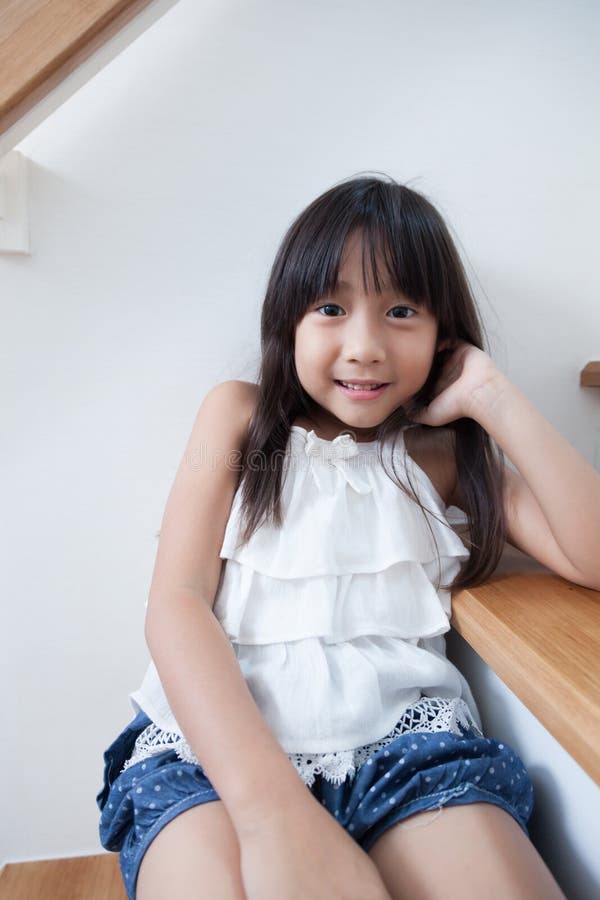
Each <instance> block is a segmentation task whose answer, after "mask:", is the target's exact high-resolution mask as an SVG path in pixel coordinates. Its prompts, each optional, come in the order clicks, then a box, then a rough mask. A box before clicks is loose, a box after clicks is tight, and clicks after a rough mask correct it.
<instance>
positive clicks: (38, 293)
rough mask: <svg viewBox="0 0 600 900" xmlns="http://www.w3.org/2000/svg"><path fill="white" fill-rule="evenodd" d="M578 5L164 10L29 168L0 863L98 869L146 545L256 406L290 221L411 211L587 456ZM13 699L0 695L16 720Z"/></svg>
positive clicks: (17, 346)
mask: <svg viewBox="0 0 600 900" xmlns="http://www.w3.org/2000/svg"><path fill="white" fill-rule="evenodd" d="M599 26H600V13H599V12H598V8H597V7H596V6H595V5H594V4H592V3H591V2H590V3H578V4H573V3H570V2H567V0H565V2H560V3H556V2H555V3H548V4H541V3H538V2H533V0H526V2H522V0H521V2H518V3H517V2H514V0H510V2H505V3H503V4H501V5H499V4H496V3H492V2H489V3H479V4H474V3H471V2H467V0H462V2H454V3H451V4H448V3H444V2H441V0H437V2H434V0H429V2H422V3H420V4H414V3H406V2H398V0H353V2H333V0H332V2H319V3H317V2H299V0H298V2H290V0H287V2H281V0H262V2H260V0H254V2H252V0H219V2H217V0H211V2H210V3H209V2H204V3H202V4H198V3H196V2H193V0H181V2H179V3H178V4H177V5H175V6H174V7H173V8H172V9H171V10H169V11H168V12H167V13H166V14H165V15H164V17H163V18H161V19H160V20H159V21H157V22H156V23H155V24H154V25H152V27H151V28H150V29H149V30H148V31H146V32H145V33H144V34H142V35H141V36H140V37H139V38H138V39H137V40H136V41H135V42H134V43H133V44H132V45H131V46H130V47H128V48H127V49H125V50H124V52H123V53H122V54H121V55H120V56H119V57H117V58H116V59H114V60H113V61H112V62H111V63H110V64H109V65H108V66H107V67H106V68H104V69H103V70H102V71H100V72H99V73H98V74H97V75H96V76H95V77H94V78H93V80H91V81H90V82H89V83H87V84H86V85H85V86H84V87H82V88H81V89H80V90H79V91H78V92H77V93H76V94H75V95H74V96H72V97H70V98H69V99H68V100H67V101H66V102H65V104H64V105H63V106H62V107H61V108H59V109H58V110H56V111H55V112H54V113H53V114H52V115H51V116H50V117H49V118H48V119H47V120H46V121H44V122H43V123H42V124H41V125H39V126H38V127H37V128H36V129H35V130H34V131H33V132H32V133H31V134H30V135H29V136H28V137H27V138H26V139H24V140H23V141H22V143H21V144H20V145H19V146H18V147H17V149H18V150H20V151H21V152H22V153H24V154H25V155H26V156H27V157H28V158H29V160H30V188H31V199H30V216H31V245H32V253H31V256H28V257H16V256H15V257H10V256H6V257H0V279H1V282H0V283H1V285H2V291H1V298H0V299H1V303H2V323H3V328H2V336H1V341H2V359H1V362H0V366H1V368H0V384H1V385H2V392H3V396H2V432H3V433H2V442H1V444H2V451H1V452H2V462H3V463H4V464H3V465H2V467H1V471H2V474H3V476H4V477H3V484H2V497H3V506H4V515H3V516H2V529H3V535H2V547H3V548H4V550H5V553H4V557H5V558H4V561H3V564H2V566H1V567H0V578H1V579H2V596H3V599H4V606H3V626H2V636H3V647H2V659H3V661H4V670H3V680H4V683H5V685H8V686H10V687H9V688H8V689H7V688H6V687H5V691H4V696H5V698H6V699H5V702H6V701H7V702H8V716H6V717H5V730H4V736H3V740H2V742H1V745H2V754H3V757H4V759H5V762H4V764H3V765H2V766H1V767H0V768H1V770H2V775H1V777H2V778H3V784H2V785H1V787H0V790H1V793H2V798H3V810H4V815H3V816H2V824H1V825H0V828H2V830H3V833H2V835H1V847H2V858H3V859H26V858H41V857H50V856H54V855H58V856H62V855H75V854H80V853H82V854H83V853H88V852H89V853H93V852H97V851H98V850H99V849H100V848H99V843H98V839H97V821H98V811H97V808H96V805H95V794H96V792H97V791H98V790H99V788H100V781H101V775H102V759H101V757H102V751H103V749H104V747H105V746H106V745H107V744H108V743H109V742H110V741H111V740H112V738H113V737H114V736H115V735H116V733H117V731H118V730H120V729H121V728H122V727H124V725H125V724H126V722H127V721H128V720H129V718H130V717H131V710H130V707H129V705H128V701H127V693H128V692H129V691H131V690H133V689H135V688H136V687H137V686H138V684H139V682H140V679H141V677H142V674H143V671H144V668H145V665H146V662H147V658H148V657H147V651H146V648H145V644H144V639H143V619H144V602H145V599H146V596H147V590H148V587H149V583H150V577H151V573H152V566H153V563H154V555H155V551H156V538H155V535H156V532H157V530H158V529H159V527H160V522H161V517H162V511H163V508H164V503H165V501H166V497H167V494H168V491H169V488H170V485H171V482H172V479H173V476H174V474H175V470H176V468H177V465H178V463H179V459H180V456H181V453H182V451H183V448H184V446H185V442H186V439H187V436H188V434H189V430H190V428H191V425H192V422H193V419H194V416H195V413H196V411H197V409H198V406H199V404H200V402H201V400H202V397H203V396H204V394H205V393H206V391H207V390H208V389H209V388H210V387H211V386H212V385H213V384H214V383H215V382H216V381H221V380H224V379H228V378H246V379H249V380H252V379H253V378H254V377H255V374H256V366H257V362H258V327H259V311H260V306H261V301H262V296H263V292H264V288H265V284H266V278H267V274H268V271H269V267H270V264H271V262H272V258H273V255H274V253H275V250H276V248H277V245H278V242H279V240H280V239H281V237H282V235H283V232H284V230H285V229H286V228H287V226H288V225H289V223H290V221H291V219H292V218H293V217H294V216H295V215H296V214H297V213H298V212H299V211H300V210H301V209H302V208H303V207H304V206H305V205H306V204H307V203H308V202H309V201H311V200H312V199H313V198H314V197H316V196H317V194H318V193H320V192H321V191H323V190H325V189H326V188H327V187H329V186H331V185H332V184H333V183H334V182H337V181H339V180H340V179H342V178H345V177H347V176H349V175H353V174H357V173H359V172H362V171H365V170H378V171H383V172H386V173H388V174H390V175H392V176H393V177H395V178H397V179H399V180H405V181H409V182H410V184H411V185H412V186H414V187H416V188H417V189H419V190H422V191H424V192H425V193H427V194H428V195H429V196H430V197H431V198H432V199H433V200H434V201H435V202H436V203H437V204H438V206H439V207H440V209H441V210H442V211H443V212H444V213H445V214H446V215H447V217H448V219H449V221H450V223H451V224H452V225H453V226H454V228H455V229H456V231H457V233H458V236H459V238H460V242H461V245H462V246H463V247H464V248H465V251H466V253H467V255H468V262H469V266H470V270H471V272H472V273H473V274H474V276H476V278H477V291H478V295H479V296H480V297H481V298H482V304H483V311H484V315H485V318H486V321H487V323H488V326H489V330H490V334H491V338H492V341H493V346H494V349H495V352H496V354H497V358H498V360H499V361H500V363H501V365H502V366H503V367H504V368H505V370H506V371H507V372H508V374H509V375H510V376H511V377H512V378H513V379H514V380H515V381H516V382H517V383H518V384H519V385H520V386H521V387H522V388H523V389H524V390H525V391H526V392H527V394H528V395H529V396H530V398H531V399H532V400H533V401H534V402H535V403H536V404H537V405H538V406H539V408H540V409H541V410H542V412H543V413H544V414H545V415H546V416H547V417H548V418H549V419H550V420H551V421H552V422H553V423H554V424H555V425H557V426H558V427H559V428H560V429H561V430H562V431H563V432H564V434H565V435H566V436H567V437H568V438H569V439H570V440H571V441H572V443H573V444H574V445H575V446H576V447H577V448H578V449H579V450H580V451H581V452H582V453H583V454H584V455H585V456H586V457H587V458H588V459H590V460H591V459H592V458H593V454H594V442H595V441H596V440H597V439H600V421H599V419H600V417H599V411H600V391H598V390H597V389H596V390H594V389H587V390H583V389H581V388H580V387H579V386H578V380H579V371H580V369H581V367H582V366H583V365H584V364H585V363H586V362H587V361H588V360H590V359H598V358H599V353H600V305H599V304H598V299H597V272H596V265H595V263H594V262H593V260H594V258H595V257H596V252H595V251H596V246H595V243H596V234H597V209H598V204H599V200H600V196H599V195H600V183H599V179H598V166H597V148H598V138H599V129H600V126H599V124H598V116H597V110H598V101H599V99H600V98H599V94H600V89H599V81H598V77H597V76H598V63H597V45H598V31H599ZM13 686H14V692H13Z"/></svg>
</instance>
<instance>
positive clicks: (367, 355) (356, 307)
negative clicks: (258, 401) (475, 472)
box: [294, 231, 438, 440]
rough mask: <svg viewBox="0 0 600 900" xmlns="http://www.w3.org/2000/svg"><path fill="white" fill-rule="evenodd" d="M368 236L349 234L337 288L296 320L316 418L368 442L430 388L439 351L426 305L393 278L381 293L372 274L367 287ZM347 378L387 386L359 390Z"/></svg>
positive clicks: (301, 367)
mask: <svg viewBox="0 0 600 900" xmlns="http://www.w3.org/2000/svg"><path fill="white" fill-rule="evenodd" d="M361 241H362V237H361V233H360V232H359V231H355V232H353V233H352V234H351V235H350V236H349V237H348V240H347V242H346V245H345V247H344V253H343V255H342V260H341V265H340V270H339V275H338V284H337V287H336V290H335V292H334V293H333V294H331V295H328V296H326V297H323V298H321V299H320V300H318V301H316V302H315V303H313V304H312V305H311V306H310V307H309V308H308V309H307V311H306V313H305V314H304V316H303V317H302V319H300V321H299V322H298V324H297V326H296V335H295V348H294V353H295V362H296V371H297V372H298V377H299V379H300V383H301V384H302V387H303V388H304V390H305V391H306V393H307V394H308V395H309V396H310V397H311V398H312V399H313V401H315V403H317V404H318V406H319V407H320V413H319V421H318V422H316V423H315V424H317V425H318V426H319V427H320V429H321V430H323V431H326V432H327V439H333V438H335V437H337V435H338V434H339V433H340V431H343V430H351V431H352V432H353V434H354V436H355V437H356V438H357V439H358V440H360V439H361V438H362V439H363V440H368V439H369V438H370V436H371V432H372V431H373V429H375V428H376V427H377V426H378V425H379V424H381V422H383V421H384V419H386V418H387V417H388V416H389V415H390V413H392V412H393V411H394V410H395V409H397V407H399V406H404V405H405V404H406V403H407V402H408V401H409V400H411V399H412V398H413V397H414V395H415V394H416V393H418V391H419V390H420V389H421V388H422V387H423V385H424V384H425V382H426V380H427V377H428V375H429V372H430V369H431V365H432V362H433V359H434V356H435V353H436V350H437V349H438V347H437V332H438V327H437V321H436V319H435V318H434V316H433V315H432V313H430V312H429V311H428V310H427V309H425V307H423V306H419V305H418V304H417V303H415V302H414V301H412V300H409V299H408V298H407V297H404V296H402V295H398V294H397V292H395V291H394V290H393V288H392V287H391V285H389V283H388V282H387V280H386V282H385V284H384V285H383V290H382V293H381V294H380V295H378V294H376V293H375V289H374V286H373V284H372V281H371V273H370V272H369V273H368V274H369V283H368V285H367V287H368V292H367V293H365V290H364V286H363V276H362V247H361ZM379 271H380V272H385V267H384V266H381V267H380V269H379ZM386 279H387V275H386ZM341 381H345V382H349V381H350V382H356V381H361V382H363V383H366V384H367V385H371V384H381V383H383V384H384V385H385V387H383V388H382V389H380V390H375V391H373V392H372V393H368V394H365V392H364V391H361V392H360V393H355V392H353V391H352V389H345V388H344V387H343V386H341V384H340V382H341ZM321 436H322V437H324V436H325V435H321Z"/></svg>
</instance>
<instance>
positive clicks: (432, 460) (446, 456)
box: [404, 425, 457, 506]
mask: <svg viewBox="0 0 600 900" xmlns="http://www.w3.org/2000/svg"><path fill="white" fill-rule="evenodd" d="M454 437H455V436H454V431H453V430H452V429H451V428H444V427H438V428H427V427H425V426H422V425H417V426H416V427H414V428H407V429H406V431H405V432H404V443H405V446H406V451H407V453H408V455H409V456H410V457H411V459H413V460H414V462H415V463H416V464H417V465H418V466H419V468H421V469H423V471H424V472H425V474H426V475H427V476H428V477H429V479H430V480H431V481H432V483H433V486H434V487H435V489H436V490H437V492H438V494H439V495H440V497H441V498H442V500H443V501H444V503H445V504H446V506H451V505H452V499H453V496H454V494H455V491H456V483H457V475H456V457H455V453H454V448H455V444H454Z"/></svg>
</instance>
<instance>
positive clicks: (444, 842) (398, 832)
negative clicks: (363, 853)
mask: <svg viewBox="0 0 600 900" xmlns="http://www.w3.org/2000/svg"><path fill="white" fill-rule="evenodd" d="M403 825H405V826H408V827H406V828H403V827H402V826H403ZM415 826H416V827H415ZM368 853H369V856H370V857H371V859H372V860H373V862H374V863H375V865H376V866H377V868H378V869H379V872H380V873H381V876H382V878H383V880H384V882H385V884H386V887H387V889H388V891H389V892H390V894H391V895H392V898H393V900H405V898H406V900H476V898H477V900H479V898H480V897H486V898H488V900H507V898H510V900H565V896H564V894H563V893H562V891H561V890H560V888H559V887H558V885H557V883H556V881H555V880H554V877H553V875H552V873H551V872H550V870H549V869H548V867H547V866H546V864H545V862H544V861H543V859H542V858H541V856H540V855H539V853H538V851H537V850H536V848H535V847H534V845H533V844H532V843H531V841H530V840H528V838H527V836H526V835H525V833H524V832H523V831H522V829H521V828H520V827H519V825H518V823H517V822H516V821H515V819H513V817H512V816H511V815H509V813H507V812H506V811H505V810H504V809H502V808H501V807H499V806H496V805H495V804H493V803H468V804H465V805H463V806H445V807H442V809H441V811H439V810H433V811H427V812H420V813H416V814H415V815H413V816H409V817H408V818H407V819H404V820H403V821H402V822H398V823H396V824H395V825H393V826H392V827H391V828H388V830H387V831H385V832H384V833H383V834H382V835H381V836H380V837H379V838H378V839H377V840H376V841H375V843H374V844H373V846H372V847H371V849H370V850H369V851H368Z"/></svg>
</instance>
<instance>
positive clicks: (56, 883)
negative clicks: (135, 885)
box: [0, 853, 127, 900]
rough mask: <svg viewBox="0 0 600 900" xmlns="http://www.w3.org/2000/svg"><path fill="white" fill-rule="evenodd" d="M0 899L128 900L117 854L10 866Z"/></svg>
mask: <svg viewBox="0 0 600 900" xmlns="http://www.w3.org/2000/svg"><path fill="white" fill-rule="evenodd" d="M0 900H127V894H126V893H125V888H124V887H123V879H122V878H121V872H120V870H119V856H118V854H117V853H102V854H100V855H98V856H76V857H72V858H70V859H48V860H42V861H41V862H23V863H8V864H7V865H6V866H4V868H3V869H2V872H1V873H0Z"/></svg>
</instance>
